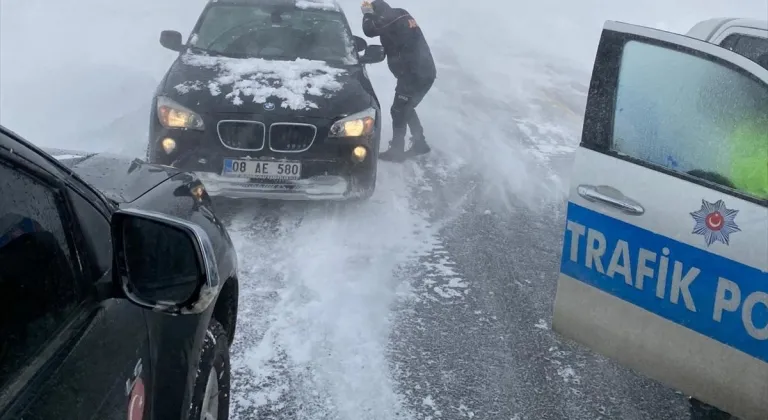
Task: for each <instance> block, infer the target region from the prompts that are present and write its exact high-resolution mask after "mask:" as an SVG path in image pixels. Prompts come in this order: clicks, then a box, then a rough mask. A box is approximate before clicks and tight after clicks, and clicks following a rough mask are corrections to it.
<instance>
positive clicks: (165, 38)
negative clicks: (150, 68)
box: [160, 31, 184, 51]
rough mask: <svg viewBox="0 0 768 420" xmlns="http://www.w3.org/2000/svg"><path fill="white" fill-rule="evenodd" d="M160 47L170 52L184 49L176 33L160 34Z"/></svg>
mask: <svg viewBox="0 0 768 420" xmlns="http://www.w3.org/2000/svg"><path fill="white" fill-rule="evenodd" d="M160 45H162V46H163V47H165V48H168V49H169V50H172V51H181V50H182V48H184V45H183V44H182V41H181V34H180V33H179V32H178V31H163V32H160Z"/></svg>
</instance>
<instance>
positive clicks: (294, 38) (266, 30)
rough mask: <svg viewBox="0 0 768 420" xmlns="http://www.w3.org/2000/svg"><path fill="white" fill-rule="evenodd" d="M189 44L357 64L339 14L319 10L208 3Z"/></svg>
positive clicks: (207, 48)
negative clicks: (210, 5)
mask: <svg viewBox="0 0 768 420" xmlns="http://www.w3.org/2000/svg"><path fill="white" fill-rule="evenodd" d="M190 43H191V44H192V45H193V46H195V47H197V48H199V49H202V50H205V51H207V52H210V53H214V54H220V55H225V56H231V57H256V58H265V59H286V60H293V59H296V58H304V59H308V60H321V61H329V62H343V63H346V64H354V63H356V62H357V59H356V58H355V55H354V53H353V45H352V35H351V34H350V33H349V31H348V29H347V27H346V25H345V23H344V20H343V19H342V15H341V14H339V13H337V12H331V11H325V10H313V9H306V10H303V9H293V10H288V11H280V12H278V11H273V10H272V9H268V8H262V7H255V6H242V5H240V6H235V5H217V6H212V7H210V8H209V9H208V10H207V11H206V12H205V14H204V15H203V17H202V18H201V20H200V23H199V26H198V29H197V32H196V35H194V36H193V37H192V40H191V42H190Z"/></svg>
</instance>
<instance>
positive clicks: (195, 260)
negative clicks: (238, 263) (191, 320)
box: [111, 209, 221, 315]
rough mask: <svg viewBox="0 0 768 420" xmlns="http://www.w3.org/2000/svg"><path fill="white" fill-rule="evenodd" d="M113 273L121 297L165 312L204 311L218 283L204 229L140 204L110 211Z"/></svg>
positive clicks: (209, 242) (212, 254) (211, 245)
mask: <svg viewBox="0 0 768 420" xmlns="http://www.w3.org/2000/svg"><path fill="white" fill-rule="evenodd" d="M111 224H112V247H113V249H114V256H115V262H114V264H115V268H114V275H115V281H116V282H117V283H118V284H119V287H120V289H121V290H122V292H123V294H125V297H127V298H128V300H130V301H131V302H133V303H135V304H136V305H139V306H141V307H143V308H147V309H151V310H153V311H156V312H163V313H168V314H174V315H175V314H197V313H201V312H203V311H205V310H206V309H207V308H208V307H209V306H210V304H211V303H212V302H213V301H214V299H215V298H216V296H217V295H218V291H219V289H220V288H221V283H220V279H219V271H218V266H217V264H216V255H215V254H214V250H213V244H212V243H211V240H210V238H209V237H208V234H207V233H206V232H205V230H203V228H201V227H200V226H198V225H197V224H194V223H191V222H188V221H186V220H183V219H180V218H176V217H173V216H169V215H166V214H163V213H156V212H151V211H145V210H138V209H124V210H119V211H117V212H115V213H114V214H113V215H112V223H111Z"/></svg>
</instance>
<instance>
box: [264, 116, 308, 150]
mask: <svg viewBox="0 0 768 420" xmlns="http://www.w3.org/2000/svg"><path fill="white" fill-rule="evenodd" d="M316 136H317V127H315V126H314V125H311V124H300V123H274V124H272V125H271V126H270V127H269V149H270V150H272V151H274V152H287V153H299V152H303V151H306V150H309V148H310V147H312V143H313V142H314V141H315V137H316Z"/></svg>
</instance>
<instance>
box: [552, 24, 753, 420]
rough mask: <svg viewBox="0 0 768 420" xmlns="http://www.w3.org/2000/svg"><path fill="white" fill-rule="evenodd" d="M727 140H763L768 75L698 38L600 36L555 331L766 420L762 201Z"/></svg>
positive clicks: (611, 30) (616, 32)
mask: <svg viewBox="0 0 768 420" xmlns="http://www.w3.org/2000/svg"><path fill="white" fill-rule="evenodd" d="M760 124H762V125H760ZM740 127H753V128H755V127H757V128H756V129H753V130H752V131H751V133H752V134H753V137H752V139H753V141H754V142H758V141H762V142H764V143H765V142H768V140H766V137H765V135H766V134H765V133H768V71H766V70H765V69H763V68H761V67H760V66H758V65H757V64H756V63H754V62H752V61H750V60H748V59H747V58H745V57H743V56H740V55H738V54H736V53H733V52H730V51H727V50H725V49H723V48H721V47H718V46H716V45H713V44H708V43H705V42H703V41H698V40H695V39H692V38H688V37H685V36H682V35H676V34H671V33H667V32H662V31H658V30H653V29H649V28H644V27H639V26H634V25H627V24H622V23H616V22H607V23H606V25H605V27H604V30H603V34H602V38H601V41H600V45H599V49H598V52H597V58H596V61H595V66H594V71H593V75H592V82H591V86H590V89H589V97H588V101H587V109H586V114H585V119H584V128H583V133H582V139H581V145H580V147H579V149H578V152H577V155H576V161H575V164H574V168H573V173H572V178H571V187H570V198H569V202H568V211H567V221H566V225H565V234H564V243H563V249H562V260H561V267H560V277H559V281H558V286H557V297H556V302H555V308H554V320H553V327H554V329H555V330H556V331H558V332H559V333H561V334H562V335H564V336H567V337H570V338H572V339H574V340H576V341H579V342H581V343H584V344H586V345H587V346H589V347H591V348H592V349H594V350H595V351H597V352H599V353H602V354H605V355H607V356H609V357H612V358H614V359H616V360H618V361H619V362H620V363H622V364H624V365H626V366H629V367H631V368H633V369H634V370H636V371H638V372H640V373H642V374H644V375H647V376H649V377H652V378H655V379H657V380H659V381H661V382H663V383H665V384H667V385H669V386H671V387H673V388H676V389H678V390H680V391H682V392H685V393H687V394H689V395H692V396H694V397H697V398H699V399H701V400H703V401H705V402H708V403H710V404H712V405H714V406H716V407H718V408H720V409H722V410H724V411H727V412H730V413H731V414H733V415H737V416H740V417H743V418H745V419H750V418H755V419H757V418H760V419H766V418H768V273H767V271H768V208H767V204H768V201H766V196H765V195H764V194H768V192H766V191H763V192H762V193H760V191H758V189H755V188H753V187H749V186H748V187H749V188H746V187H745V186H742V185H740V181H739V180H737V179H735V178H736V176H734V175H733V174H732V172H731V171H732V165H733V164H737V163H735V162H737V161H736V160H735V159H736V158H735V156H736V155H738V153H733V152H734V150H736V146H734V143H733V139H734V138H736V137H735V136H737V134H735V133H738V132H739V129H740ZM762 130H765V131H762ZM760 134H763V136H760ZM764 143H763V144H762V149H761V148H760V147H757V146H756V148H755V149H751V150H754V151H755V153H753V155H752V156H753V157H755V159H757V160H755V159H752V161H751V165H752V166H751V167H752V168H756V169H757V172H756V173H761V172H760V169H761V165H764V166H762V169H763V170H764V169H765V168H766V167H768V152H766V147H767V146H766V144H764ZM758 146H759V145H758ZM741 151H742V152H743V151H744V150H743V149H742V150H741ZM758 151H760V152H759V153H758ZM741 154H742V155H743V154H744V153H741ZM762 155H765V156H762ZM762 174H765V172H762ZM765 177H768V175H765ZM763 181H764V183H763V186H765V185H766V184H765V183H768V179H765V180H763ZM758 184H759V183H758Z"/></svg>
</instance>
